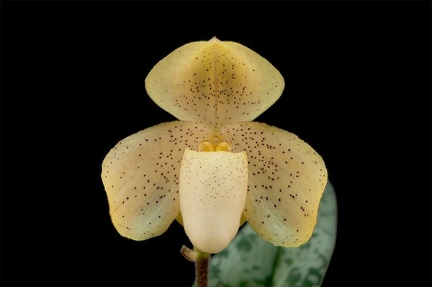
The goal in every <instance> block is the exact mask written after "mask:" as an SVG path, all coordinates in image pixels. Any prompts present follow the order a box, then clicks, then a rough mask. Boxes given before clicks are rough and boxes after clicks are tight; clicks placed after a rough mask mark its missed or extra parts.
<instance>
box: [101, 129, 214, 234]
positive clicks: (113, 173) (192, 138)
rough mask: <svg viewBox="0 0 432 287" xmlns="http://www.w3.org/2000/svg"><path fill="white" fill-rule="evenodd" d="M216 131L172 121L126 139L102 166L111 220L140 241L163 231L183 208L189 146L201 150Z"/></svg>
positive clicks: (109, 154)
mask: <svg viewBox="0 0 432 287" xmlns="http://www.w3.org/2000/svg"><path fill="white" fill-rule="evenodd" d="M208 134H210V130H209V129H208V128H207V127H206V126H204V125H202V124H197V123H191V122H178V121H175V122H169V123H163V124H160V125H156V126H153V127H151V128H148V129H145V130H143V131H140V132H138V133H136V134H133V135H131V136H129V137H127V138H125V139H123V140H122V141H120V142H119V143H118V144H117V145H116V146H115V147H114V148H113V149H111V151H110V152H109V153H108V155H107V156H106V157H105V159H104V161H103V164H102V181H103V184H104V186H105V190H106V192H107V196H108V202H109V208H110V215H111V220H112V222H113V224H114V226H115V228H116V229H117V231H118V232H119V233H120V234H121V235H123V236H125V237H128V238H131V239H134V240H144V239H148V238H151V237H154V236H157V235H160V234H162V233H163V232H165V231H166V229H167V228H168V227H169V225H170V224H171V222H172V221H173V220H174V219H175V218H176V216H177V215H178V214H179V211H180V204H179V199H178V178H179V174H180V162H181V158H182V156H183V153H184V150H185V149H186V148H194V149H196V148H197V146H198V143H199V142H200V141H202V140H203V139H205V138H207V137H208Z"/></svg>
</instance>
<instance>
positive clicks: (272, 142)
mask: <svg viewBox="0 0 432 287" xmlns="http://www.w3.org/2000/svg"><path fill="white" fill-rule="evenodd" d="M221 136H222V137H223V138H224V140H226V141H227V142H229V143H230V144H231V148H232V151H233V152H238V151H242V150H245V151H246V153H247V155H248V160H249V191H248V196H247V199H246V206H245V211H244V215H245V217H246V219H247V220H248V222H249V223H250V225H251V227H252V228H253V229H254V230H255V231H256V232H257V233H258V234H259V235H260V236H261V237H262V238H263V239H264V240H267V241H270V242H271V243H272V244H274V245H277V246H285V247H294V246H299V245H301V244H303V243H305V242H307V241H308V240H309V238H310V237H311V236H312V232H313V229H314V227H315V224H316V220H317V214H318V207H319V202H320V199H321V196H322V193H323V192H324V188H325V185H326V183H327V170H326V167H325V165H324V162H323V160H322V158H321V157H320V156H319V155H318V154H317V153H316V152H315V151H314V150H313V149H312V147H310V146H309V145H308V144H307V143H305V142H304V141H302V140H301V139H299V138H298V137H297V136H296V135H294V134H292V133H289V132H287V131H284V130H281V129H278V128H276V127H272V126H268V125H266V124H262V123H256V122H245V123H236V124H231V125H229V126H227V127H224V129H222V131H221Z"/></svg>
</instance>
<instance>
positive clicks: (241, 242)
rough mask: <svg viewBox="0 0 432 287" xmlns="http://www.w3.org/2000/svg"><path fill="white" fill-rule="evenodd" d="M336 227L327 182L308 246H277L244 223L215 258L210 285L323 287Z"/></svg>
mask: <svg viewBox="0 0 432 287" xmlns="http://www.w3.org/2000/svg"><path fill="white" fill-rule="evenodd" d="M336 227H337V202H336V195H335V192H334V189H333V187H332V185H331V183H330V182H328V183H327V186H326V188H325V190H324V194H323V197H322V199H321V203H320V206H319V211H318V222H317V225H316V227H315V230H314V232H313V235H312V237H311V239H310V240H309V241H308V242H307V243H305V244H303V245H301V246H300V247H293V248H286V247H275V246H273V245H272V244H271V243H268V242H266V241H263V240H262V239H261V238H260V237H259V236H258V234H256V233H255V232H254V231H253V230H252V229H251V227H250V226H249V225H248V224H245V226H244V227H243V228H242V229H241V230H240V231H239V233H238V234H237V236H236V238H235V239H234V240H233V241H232V242H231V244H230V245H229V246H228V247H227V248H226V249H224V250H223V251H222V252H221V253H219V254H217V255H214V256H212V258H211V260H210V270H209V286H210V287H229V286H232V287H234V286H235V287H237V286H272V287H273V286H275V287H286V286H290V287H291V286H320V285H321V283H322V281H323V279H324V276H325V273H326V271H327V268H328V266H329V264H330V259H331V257H332V254H333V250H334V246H335V243H336ZM194 286H195V284H194Z"/></svg>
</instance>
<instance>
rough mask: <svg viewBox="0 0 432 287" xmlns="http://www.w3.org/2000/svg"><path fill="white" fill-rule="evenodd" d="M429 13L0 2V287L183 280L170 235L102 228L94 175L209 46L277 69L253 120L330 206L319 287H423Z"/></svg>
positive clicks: (179, 239) (188, 276)
mask: <svg viewBox="0 0 432 287" xmlns="http://www.w3.org/2000/svg"><path fill="white" fill-rule="evenodd" d="M430 11H431V5H430V2H426V1H425V2H231V3H230V2H212V3H210V2H209V3H199V2H184V3H182V2H179V3H171V2H127V3H124V2H123V3H121V2H43V3H36V2H29V3H27V2H14V3H12V2H2V3H1V69H2V70H1V75H2V78H1V160H2V161H1V252H0V254H1V275H0V277H1V285H3V286H7V285H19V286H21V285H30V286H48V285H55V286H63V285H86V286H88V285H97V286H107V285H110V286H130V285H139V286H147V285H176V286H177V285H181V286H188V285H190V283H192V281H193V278H194V266H193V264H192V263H190V262H188V261H186V260H185V259H184V258H182V257H181V255H180V254H179V250H180V247H181V245H183V244H186V245H190V244H189V241H188V239H187V237H186V236H185V235H184V232H183V230H182V229H181V228H180V226H179V225H178V224H173V225H172V226H171V227H170V229H169V230H168V231H167V232H166V233H165V234H163V235H162V236H160V237H157V238H154V239H150V240H147V241H144V242H134V241H130V240H127V239H125V238H122V237H121V236H120V235H119V234H118V233H117V232H116V231H115V229H114V228H113V226H112V224H111V222H110V218H109V215H108V204H107V200H106V196H105V192H104V189H103V185H102V182H101V180H100V169H101V167H100V166H101V162H102V160H103V158H104V156H105V155H106V153H107V152H108V151H109V149H110V148H111V147H113V146H114V145H115V144H116V143H117V142H118V141H119V140H121V139H122V138H124V137H126V136H128V135H130V134H132V133H135V132H137V131H139V130H142V129H144V128H147V127H150V126H152V125H154V124H157V123H161V122H164V121H169V120H173V119H174V118H173V117H172V116H171V115H169V114H168V113H166V112H165V111H163V110H162V109H160V108H159V107H158V106H157V105H156V104H154V103H153V102H152V101H151V100H150V99H149V98H148V96H147V94H146V92H145V90H144V85H143V81H144V78H145V76H146V75H147V73H148V72H149V71H150V69H151V68H152V67H153V65H155V64H156V63H157V61H159V60H160V59H162V58H163V57H164V56H165V55H167V54H168V53H169V52H171V51H172V50H174V49H176V48H178V47H180V46H181V45H183V44H185V43H187V42H191V41H197V40H208V39H210V38H211V37H213V36H217V37H218V38H219V39H221V40H232V41H236V42H239V43H241V44H243V45H245V46H247V47H249V48H251V49H253V50H255V51H256V52H257V53H259V54H260V55H262V56H263V57H265V58H266V59H268V60H269V61H270V62H271V63H272V64H273V65H274V66H275V67H276V68H278V69H279V71H280V72H281V73H282V74H283V76H284V78H285V82H286V88H285V91H284V93H283V95H282V97H281V98H280V100H279V101H278V102H277V103H276V104H275V105H274V106H272V107H271V108H270V109H269V110H267V111H266V112H265V113H263V114H262V115H261V116H260V117H259V118H258V119H257V121H260V122H265V123H267V124H271V125H275V126H277V127H280V128H283V129H285V130H288V131H291V132H293V133H296V134H297V135H299V137H300V138H302V139H303V140H305V141H306V142H308V143H309V144H311V145H312V146H313V147H314V148H315V149H316V150H317V151H318V152H319V153H320V154H321V155H322V156H323V158H324V160H325V161H326V164H327V167H328V170H329V179H330V181H331V182H332V183H333V186H334V188H335V190H336V194H337V197H338V204H339V206H338V208H339V217H338V218H339V219H338V238H337V245H336V249H335V252H334V256H333V259H332V262H331V265H330V267H329V270H328V273H327V276H326V278H325V281H324V285H326V286H348V285H358V286H364V285H375V286H376V285H387V286H394V285H411V286H412V285H430V284H431V271H430V270H431V236H430V230H431V186H430V183H431V169H430V161H431V153H430V150H431V141H430V134H431V125H430V123H431V113H430V110H431V109H430V108H431V101H430V100H431V89H430V88H431V81H430V77H431V41H430V40H431V28H430V26H431V17H430V14H431V12H430Z"/></svg>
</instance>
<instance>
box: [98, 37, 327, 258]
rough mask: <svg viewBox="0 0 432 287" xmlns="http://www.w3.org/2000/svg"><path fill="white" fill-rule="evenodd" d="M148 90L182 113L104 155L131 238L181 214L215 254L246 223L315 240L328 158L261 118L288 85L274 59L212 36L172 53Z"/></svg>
mask: <svg viewBox="0 0 432 287" xmlns="http://www.w3.org/2000/svg"><path fill="white" fill-rule="evenodd" d="M145 88H146V91H147V93H148V94H149V96H150V97H151V99H152V100H153V101H154V102H155V103H156V104H157V105H159V106H160V107H161V108H162V109H164V110H165V111H167V112H169V113H171V114H172V115H173V116H175V117H176V118H177V119H178V120H176V121H172V122H167V123H162V124H159V125H156V126H153V127H150V128H147V129H144V130H142V131H140V132H137V133H135V134H133V135H131V136H129V137H127V138H125V139H123V140H121V141H120V142H119V143H118V144H117V145H116V146H115V147H114V148H113V149H111V150H110V151H109V153H108V154H107V156H106V157H105V159H104V161H103V164H102V180H103V184H104V186H105V190H106V192H107V196H108V202H109V209H110V216H111V219H112V222H113V224H114V226H115V228H116V229H117V231H118V232H119V233H120V234H121V235H122V236H124V237H127V238H130V239H133V240H145V239H149V238H152V237H155V236H158V235H160V234H162V233H164V232H165V231H166V230H167V229H168V227H169V226H170V224H171V223H172V222H173V221H174V220H176V219H177V221H179V222H180V224H182V225H183V226H184V229H185V232H186V234H187V236H188V237H189V239H190V241H191V242H192V244H193V245H194V246H195V247H196V248H198V249H199V250H201V251H203V252H206V253H218V252H220V251H221V250H223V249H224V248H225V247H227V246H228V244H229V243H230V242H231V241H232V240H233V238H234V237H235V235H236V234H237V232H238V229H239V227H240V226H241V225H242V224H243V223H244V222H245V221H247V222H248V223H249V224H250V226H251V227H252V229H253V230H254V231H255V232H256V233H257V234H259V235H260V237H261V238H262V239H264V240H266V241H269V242H271V243H272V244H273V245H276V246H285V247H295V246H300V245H301V244H303V243H305V242H307V241H308V240H309V238H310V237H311V235H312V232H313V229H314V226H315V224H316V221H317V214H318V207H319V203H320V199H321V196H322V194H323V191H324V188H325V186H326V183H327V170H326V167H325V164H324V162H323V160H322V158H321V157H320V156H319V155H318V154H317V153H316V152H315V151H314V149H313V148H312V147H310V146H309V145H308V144H307V143H305V142H304V141H302V140H301V139H299V138H298V137H297V136H296V135H294V134H292V133H290V132H287V131H285V130H282V129H279V128H277V127H273V126H269V125H267V124H264V123H258V122H253V120H254V119H255V118H256V117H258V116H259V115H260V114H261V113H263V112H264V111H265V110H266V109H268V108H269V107H270V106H271V105H273V103H275V102H276V100H277V99H278V98H279V97H280V96H281V94H282V91H283V89H284V80H283V77H282V75H281V74H280V73H279V71H278V70H277V69H276V68H275V67H274V66H272V65H271V64H270V63H269V62H268V61H267V60H266V59H264V58H263V57H261V56H260V55H258V54H257V53H255V52H254V51H252V50H250V49H249V48H247V47H245V46H243V45H241V44H238V43H235V42H228V41H220V40H218V39H216V38H212V39H211V40H209V41H198V42H192V43H189V44H186V45H184V46H182V47H180V48H178V49H176V50H175V51H173V52H172V53H170V54H169V55H168V56H166V57H165V58H164V59H162V60H161V61H160V62H159V63H157V64H156V65H155V66H154V68H153V69H152V70H151V71H150V73H149V74H148V76H147V78H146V79H145Z"/></svg>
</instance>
